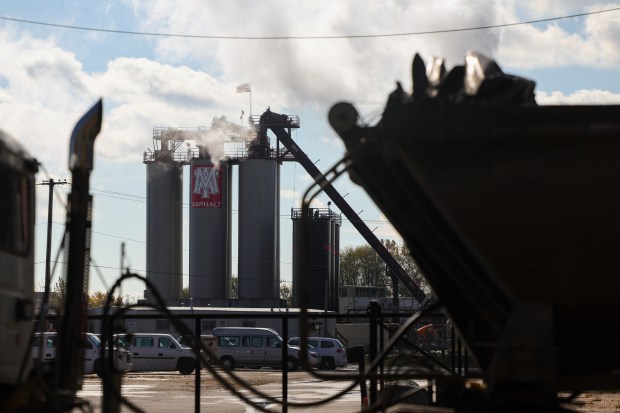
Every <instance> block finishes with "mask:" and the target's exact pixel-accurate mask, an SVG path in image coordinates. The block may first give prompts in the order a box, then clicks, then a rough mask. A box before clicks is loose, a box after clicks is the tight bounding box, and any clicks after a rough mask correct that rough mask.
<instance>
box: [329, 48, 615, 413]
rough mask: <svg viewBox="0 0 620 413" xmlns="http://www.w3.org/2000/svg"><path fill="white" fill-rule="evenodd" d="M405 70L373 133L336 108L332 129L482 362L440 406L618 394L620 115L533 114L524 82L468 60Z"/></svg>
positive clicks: (554, 109) (568, 109) (348, 109)
mask: <svg viewBox="0 0 620 413" xmlns="http://www.w3.org/2000/svg"><path fill="white" fill-rule="evenodd" d="M412 74H413V91H412V93H411V94H409V93H407V92H405V91H404V90H403V89H402V87H401V86H400V84H399V85H398V87H397V89H396V91H394V92H393V93H392V94H391V95H390V96H389V99H388V102H387V104H386V107H385V111H384V113H383V117H382V119H381V121H380V122H379V123H378V124H377V125H375V126H367V125H361V124H360V120H359V119H358V114H357V112H356V110H355V108H354V107H353V106H352V105H351V104H348V103H339V104H336V105H335V106H334V107H333V108H332V109H331V111H330V113H329V119H330V123H331V124H332V126H333V128H334V129H335V130H336V131H337V132H338V134H339V135H340V136H341V137H342V139H343V141H344V143H345V145H346V147H347V151H348V155H347V156H348V157H349V162H350V163H349V173H350V175H351V178H352V179H353V180H354V181H355V182H357V183H358V184H360V185H361V186H363V187H364V188H365V190H366V191H367V192H368V194H369V195H370V196H371V197H372V199H373V200H374V201H375V202H376V204H377V205H378V206H379V207H380V208H381V210H382V211H383V213H385V215H386V216H387V217H388V218H389V220H390V221H391V222H392V224H393V225H394V226H395V227H396V228H397V229H398V231H399V232H400V233H401V234H402V235H403V236H404V237H405V239H406V242H407V244H408V246H409V248H410V250H411V251H412V255H413V256H414V258H415V259H416V261H417V262H418V264H419V265H420V267H421V268H422V270H423V272H424V274H425V275H426V276H427V278H428V282H429V283H430V285H431V287H432V289H433V292H434V294H435V295H436V296H437V297H438V300H439V302H440V304H441V305H442V306H443V308H444V309H445V310H446V311H447V313H448V314H449V316H450V317H451V319H452V320H453V322H454V324H455V326H456V328H457V329H458V331H459V334H460V335H461V337H462V338H463V339H464V341H465V343H466V344H467V347H468V349H469V351H470V352H471V354H472V355H473V356H474V357H475V359H476V361H477V364H478V365H479V366H480V370H481V374H482V378H483V379H484V386H483V387H482V388H483V390H481V391H473V390H467V389H466V387H467V386H465V384H463V388H462V389H460V391H457V392H456V393H455V394H458V396H457V397H456V398H455V399H454V405H453V407H455V408H456V410H457V411H485V412H487V411H559V410H561V408H560V407H559V406H560V405H561V399H560V397H559V396H558V394H561V395H563V394H567V395H572V396H575V395H577V394H579V392H582V391H584V390H606V389H618V388H620V352H619V351H618V349H617V343H618V342H619V340H618V339H619V338H620V337H619V336H620V329H618V328H617V327H616V326H617V322H616V317H617V315H618V314H619V313H620V300H619V299H618V293H619V291H620V277H618V272H619V270H620V258H619V257H620V255H619V254H618V253H617V248H618V245H619V243H620V213H619V212H620V186H619V185H618V182H620V167H619V163H618V159H620V106H538V105H537V104H536V102H535V99H534V82H532V81H529V80H526V79H523V78H518V77H514V76H509V75H506V74H504V73H503V72H502V71H501V69H500V68H499V67H498V66H497V65H496V64H495V63H494V62H493V61H491V60H489V59H486V58H484V57H483V56H480V55H477V54H473V53H472V54H469V55H468V56H467V57H466V61H465V64H464V65H463V66H457V67H455V68H453V69H452V70H450V71H449V72H448V71H446V70H445V67H444V64H443V62H442V61H441V60H438V59H435V60H433V61H431V62H430V63H429V64H428V65H425V64H424V62H423V61H422V59H421V58H420V57H419V56H416V57H415V59H414V63H413V70H412ZM564 392H565V393H564ZM569 398H570V396H569Z"/></svg>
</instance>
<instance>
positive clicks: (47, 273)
mask: <svg viewBox="0 0 620 413" xmlns="http://www.w3.org/2000/svg"><path fill="white" fill-rule="evenodd" d="M66 184H68V182H67V180H66V179H65V180H63V181H54V180H53V179H50V180H49V181H43V182H41V183H40V184H39V185H47V186H48V187H49V201H48V204H47V249H46V252H45V294H44V299H43V302H46V301H47V298H48V297H49V294H50V288H51V286H50V282H51V273H50V262H51V261H50V255H51V253H52V210H53V203H54V185H66Z"/></svg>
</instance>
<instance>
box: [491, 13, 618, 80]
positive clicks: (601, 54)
mask: <svg viewBox="0 0 620 413" xmlns="http://www.w3.org/2000/svg"><path fill="white" fill-rule="evenodd" d="M524 3H526V4H524ZM517 4H518V7H516V6H515V3H514V2H510V3H509V4H508V6H507V7H506V8H504V9H503V12H502V19H503V21H502V23H511V22H517V21H523V20H527V19H537V18H548V17H554V16H562V15H570V14H578V13H584V12H592V11H596V10H606V9H611V8H614V7H617V6H618V3H617V2H615V3H603V4H591V3H588V4H586V3H584V2H579V1H567V2H557V1H554V2H551V1H541V2H538V1H537V2H518V3H517ZM618 15H619V12H609V13H601V14H592V15H589V16H587V17H582V18H579V19H570V20H568V19H567V20H560V21H556V22H551V23H547V24H544V25H541V24H538V25H524V26H514V27H509V28H505V29H503V30H502V33H503V35H502V41H501V44H500V48H499V53H498V58H499V62H500V63H501V64H502V65H503V66H511V67H514V68H523V69H533V68H541V67H566V66H571V65H577V66H585V67H607V68H609V67H617V66H618V65H620V45H619V41H620V40H619V39H620V20H619V19H618ZM566 27H571V30H570V31H569V30H568V29H567V28H566Z"/></svg>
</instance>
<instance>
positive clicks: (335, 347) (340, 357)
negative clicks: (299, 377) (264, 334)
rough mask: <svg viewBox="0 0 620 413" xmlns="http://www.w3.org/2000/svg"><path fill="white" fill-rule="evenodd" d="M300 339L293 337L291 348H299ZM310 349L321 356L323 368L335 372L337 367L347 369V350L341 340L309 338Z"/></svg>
mask: <svg viewBox="0 0 620 413" xmlns="http://www.w3.org/2000/svg"><path fill="white" fill-rule="evenodd" d="M300 342H301V340H300V338H299V337H293V338H291V339H290V340H289V341H288V344H289V345H291V346H299V344H300ZM308 347H310V348H311V349H312V351H315V352H316V353H317V354H318V355H319V359H320V360H321V368H322V369H328V370H333V369H335V368H336V367H345V366H346V365H347V363H348V360H347V350H346V349H345V348H344V346H343V345H342V343H341V342H340V340H338V339H336V338H331V337H308Z"/></svg>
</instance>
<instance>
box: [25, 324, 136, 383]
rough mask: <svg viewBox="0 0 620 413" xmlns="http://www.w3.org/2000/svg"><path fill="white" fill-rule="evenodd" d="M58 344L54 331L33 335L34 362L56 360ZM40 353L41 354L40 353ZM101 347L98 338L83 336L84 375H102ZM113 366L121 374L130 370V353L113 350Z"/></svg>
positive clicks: (131, 365)
mask: <svg viewBox="0 0 620 413" xmlns="http://www.w3.org/2000/svg"><path fill="white" fill-rule="evenodd" d="M57 343H58V333H57V332H55V331H52V332H45V333H43V337H41V333H35V335H34V337H33V340H32V351H31V356H32V358H33V359H35V360H39V357H41V361H42V362H43V363H49V362H51V361H52V360H54V359H55V358H56V353H57ZM41 351H42V353H41ZM102 351H103V350H102V346H101V341H100V340H99V338H98V337H97V336H96V335H94V334H92V333H86V334H85V335H84V374H93V373H94V374H97V375H98V376H99V377H101V374H102V363H103V359H102V354H101V353H102ZM114 366H115V367H116V369H117V370H119V371H121V372H126V371H129V370H132V368H133V363H132V357H131V353H130V352H129V351H128V350H126V349H124V348H118V347H115V348H114Z"/></svg>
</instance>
